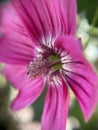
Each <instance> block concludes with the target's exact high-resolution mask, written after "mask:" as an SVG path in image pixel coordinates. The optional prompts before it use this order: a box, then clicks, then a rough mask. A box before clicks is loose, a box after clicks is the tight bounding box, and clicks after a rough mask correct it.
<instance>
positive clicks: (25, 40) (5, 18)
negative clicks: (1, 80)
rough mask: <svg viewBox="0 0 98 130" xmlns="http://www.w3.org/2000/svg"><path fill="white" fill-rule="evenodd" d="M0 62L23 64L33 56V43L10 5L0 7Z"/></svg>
mask: <svg viewBox="0 0 98 130" xmlns="http://www.w3.org/2000/svg"><path fill="white" fill-rule="evenodd" d="M0 7H1V8H0V28H1V29H0V30H1V31H2V32H1V33H2V36H1V37H0V61H1V62H5V63H11V64H25V63H27V62H28V61H30V60H32V58H33V56H34V47H35V45H34V43H33V42H32V41H31V40H30V38H29V37H28V35H27V33H26V31H25V29H24V27H23V24H22V22H21V21H20V19H19V18H18V16H17V14H16V12H15V10H14V8H13V7H12V6H11V4H10V3H7V4H2V5H0Z"/></svg>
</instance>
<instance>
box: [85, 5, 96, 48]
mask: <svg viewBox="0 0 98 130" xmlns="http://www.w3.org/2000/svg"><path fill="white" fill-rule="evenodd" d="M97 20H98V7H97V9H96V12H95V15H94V18H93V21H92V24H91V28H90V29H89V31H88V33H89V39H88V41H87V42H86V44H85V46H84V48H85V49H86V48H87V46H88V44H89V41H90V39H91V35H92V34H93V31H94V26H95V25H96V23H97ZM97 33H98V32H97Z"/></svg>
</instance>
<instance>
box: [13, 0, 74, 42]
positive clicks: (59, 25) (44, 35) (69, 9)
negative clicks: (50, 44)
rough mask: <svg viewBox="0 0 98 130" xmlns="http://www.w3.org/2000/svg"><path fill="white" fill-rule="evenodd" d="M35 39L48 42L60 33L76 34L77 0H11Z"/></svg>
mask: <svg viewBox="0 0 98 130" xmlns="http://www.w3.org/2000/svg"><path fill="white" fill-rule="evenodd" d="M11 3H12V4H13V6H14V7H15V9H16V11H17V12H18V15H19V16H20V18H21V19H22V22H23V23H24V26H25V28H26V29H27V32H28V34H29V35H30V37H31V38H32V39H33V40H34V41H38V42H41V41H40V39H42V40H44V41H45V42H47V39H51V38H53V37H54V36H57V35H60V34H62V33H63V34H75V31H76V1H75V0H29V1H28V0H25V1H24V0H11Z"/></svg>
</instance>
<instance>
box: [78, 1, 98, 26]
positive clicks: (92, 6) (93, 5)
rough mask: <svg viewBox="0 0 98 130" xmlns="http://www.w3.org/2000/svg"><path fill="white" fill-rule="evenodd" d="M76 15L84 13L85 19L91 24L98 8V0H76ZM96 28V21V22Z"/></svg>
mask: <svg viewBox="0 0 98 130" xmlns="http://www.w3.org/2000/svg"><path fill="white" fill-rule="evenodd" d="M77 3H78V13H81V12H84V13H85V15H86V17H87V19H89V21H90V23H92V20H93V17H94V15H95V12H96V9H97V8H98V0H77ZM97 26H98V20H97Z"/></svg>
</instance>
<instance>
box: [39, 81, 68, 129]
mask: <svg viewBox="0 0 98 130" xmlns="http://www.w3.org/2000/svg"><path fill="white" fill-rule="evenodd" d="M68 108H69V93H68V89H67V86H66V85H65V83H64V82H62V86H57V85H56V86H53V85H50V86H48V90H47V95H46V101H45V106H44V111H43V115H42V130H65V126H66V120H67V115H68Z"/></svg>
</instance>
